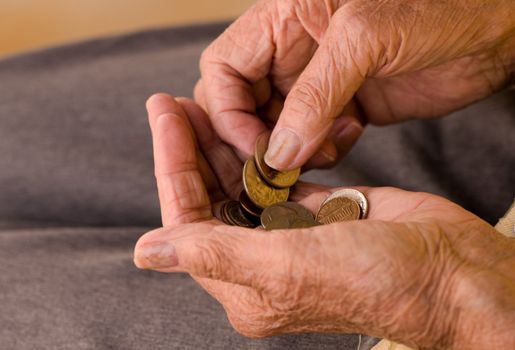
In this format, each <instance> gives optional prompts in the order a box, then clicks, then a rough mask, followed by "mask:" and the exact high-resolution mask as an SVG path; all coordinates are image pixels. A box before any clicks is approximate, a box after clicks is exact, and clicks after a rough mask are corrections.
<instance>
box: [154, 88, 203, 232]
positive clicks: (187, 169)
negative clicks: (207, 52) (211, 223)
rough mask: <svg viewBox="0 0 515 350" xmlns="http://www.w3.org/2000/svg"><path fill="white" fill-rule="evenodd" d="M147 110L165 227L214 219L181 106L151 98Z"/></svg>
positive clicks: (162, 98) (159, 97) (164, 98)
mask: <svg viewBox="0 0 515 350" xmlns="http://www.w3.org/2000/svg"><path fill="white" fill-rule="evenodd" d="M147 110H148V115H149V122H150V125H151V130H152V140H153V148H154V162H155V175H156V179H157V187H158V192H159V201H160V205H161V217H162V220H163V225H164V226H170V225H178V224H181V223H189V222H195V221H201V220H206V219H209V218H211V216H212V214H211V206H210V202H209V197H208V193H207V190H206V187H205V185H204V181H203V179H202V176H201V173H200V168H199V159H198V155H197V148H196V145H195V140H194V137H193V133H192V130H191V126H190V124H189V122H188V117H187V116H186V114H185V113H184V111H183V110H182V108H181V106H180V105H179V104H178V103H177V102H176V101H175V100H174V99H173V98H172V97H171V96H168V95H165V94H157V95H154V96H152V97H151V98H150V99H149V100H148V101H147Z"/></svg>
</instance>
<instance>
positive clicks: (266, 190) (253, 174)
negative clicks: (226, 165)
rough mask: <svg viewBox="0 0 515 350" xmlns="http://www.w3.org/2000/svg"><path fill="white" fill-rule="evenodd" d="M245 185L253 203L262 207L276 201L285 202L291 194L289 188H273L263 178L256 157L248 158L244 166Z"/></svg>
mask: <svg viewBox="0 0 515 350" xmlns="http://www.w3.org/2000/svg"><path fill="white" fill-rule="evenodd" d="M243 186H244V187H245V192H246V193H247V196H248V197H249V199H250V200H251V201H252V203H254V204H255V205H257V206H258V207H259V208H262V209H264V208H266V207H269V206H271V205H274V204H275V203H279V202H285V201H286V200H288V196H289V195H290V190H289V189H288V188H283V189H278V188H273V187H271V186H270V185H268V184H267V183H266V182H264V181H263V180H262V179H261V176H260V175H259V173H258V171H257V169H256V164H255V162H254V157H252V158H250V159H249V160H247V161H246V162H245V166H244V167H243Z"/></svg>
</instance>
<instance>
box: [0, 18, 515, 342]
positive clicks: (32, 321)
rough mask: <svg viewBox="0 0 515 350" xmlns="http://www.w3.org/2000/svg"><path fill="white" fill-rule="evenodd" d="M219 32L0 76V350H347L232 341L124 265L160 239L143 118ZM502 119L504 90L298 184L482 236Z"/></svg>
mask: <svg viewBox="0 0 515 350" xmlns="http://www.w3.org/2000/svg"><path fill="white" fill-rule="evenodd" d="M224 27H225V25H224V24H220V25H210V26H203V27H202V26H201V27H189V28H179V29H170V30H160V31H155V32H147V33H139V34H134V35H128V36H122V37H117V38H111V39H104V40H98V41H92V42H88V43H83V44H77V45H71V46H67V47H61V48H55V49H50V50H46V51H42V52H36V53H31V54H26V55H22V56H19V57H12V58H7V59H4V60H1V61H0V150H1V153H0V344H1V346H0V348H6V349H11V348H16V349H34V348H38V349H40V348H48V349H207V348H209V349H226V348H230V349H344V350H346V349H355V348H356V346H357V342H358V338H357V336H353V335H313V334H307V335H289V336H281V337H273V338H269V339H263V340H249V339H246V338H243V337H241V336H239V335H238V334H236V333H235V332H234V331H233V330H232V329H231V327H230V325H229V324H228V322H227V320H226V318H225V314H224V312H223V309H222V308H221V307H220V306H219V305H218V304H217V303H216V302H215V301H214V300H212V299H211V298H210V297H209V296H208V295H207V294H206V293H205V292H204V291H202V289H201V288H199V287H197V286H196V284H195V283H194V282H193V281H192V280H191V279H190V278H189V277H187V276H185V275H165V274H159V273H153V272H148V271H138V270H136V268H135V267H134V266H133V264H132V258H131V255H132V248H133V245H134V243H135V241H136V240H137V238H138V237H139V235H141V234H142V233H143V232H145V231H146V230H147V229H148V228H149V227H156V226H159V225H160V220H159V210H158V201H157V195H156V189H155V180H154V177H153V161H152V148H151V139H150V133H149V130H148V126H147V120H146V113H145V109H144V102H145V100H146V98H147V97H148V96H149V95H150V94H152V93H154V92H157V91H167V92H171V93H173V94H175V95H186V96H188V95H190V94H191V91H192V88H193V84H194V82H195V80H196V78H197V77H198V69H197V62H198V57H199V54H200V52H201V50H202V48H204V47H205V46H206V45H207V44H208V43H209V42H210V41H211V40H212V39H213V38H214V37H215V36H217V35H218V34H219V33H220V32H221V31H222V30H223V28H224ZM514 116H515V96H514V91H510V90H506V91H504V92H502V93H500V94H498V95H496V96H493V97H492V98H490V99H488V100H486V101H483V102H480V103H479V104H477V105H475V106H471V107H469V108H468V109H466V110H464V111H461V112H458V113H456V114H455V115H454V116H452V117H449V118H446V119H442V120H435V121H425V122H411V123H406V124H403V125H398V126H391V127H386V128H375V127H369V128H367V131H366V132H365V135H364V136H363V138H362V139H361V140H360V141H359V143H358V145H357V146H356V147H355V149H354V150H353V151H352V153H351V154H350V155H349V157H347V158H346V159H345V160H344V161H343V162H342V163H341V164H340V165H339V166H338V167H337V168H336V169H335V170H332V171H330V172H328V171H317V172H311V173H308V174H307V175H305V177H306V178H308V179H312V180H314V181H316V182H322V183H328V184H332V185H350V184H362V185H393V186H398V187H403V188H407V189H411V190H419V191H429V192H433V193H437V194H441V195H444V196H446V197H448V198H450V199H452V200H454V201H456V202H458V203H460V204H461V205H463V206H465V207H466V208H468V209H469V210H472V211H473V212H475V213H477V214H478V215H480V216H481V217H483V218H485V219H487V220H489V221H490V222H493V221H494V220H495V219H496V218H497V217H499V216H501V215H502V213H503V211H504V210H505V209H506V208H507V207H508V206H509V204H510V203H511V200H512V198H513V195H514V193H515V188H514V186H515V181H514V180H515V178H514V176H515V152H514V146H513V135H515V118H514ZM372 205H373V203H372ZM365 343H367V344H363V345H364V346H363V347H362V349H366V348H368V347H369V346H370V344H372V343H373V340H372V339H370V338H367V339H365Z"/></svg>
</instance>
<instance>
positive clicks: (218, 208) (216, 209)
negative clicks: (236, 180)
mask: <svg viewBox="0 0 515 350" xmlns="http://www.w3.org/2000/svg"><path fill="white" fill-rule="evenodd" d="M227 202H228V201H223V202H216V203H215V204H213V207H212V211H213V216H214V217H215V218H217V219H218V220H220V221H222V222H225V220H224V215H223V213H222V211H223V208H224V206H225V203H227Z"/></svg>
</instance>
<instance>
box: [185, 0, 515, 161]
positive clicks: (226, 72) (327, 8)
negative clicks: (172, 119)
mask: <svg viewBox="0 0 515 350" xmlns="http://www.w3.org/2000/svg"><path fill="white" fill-rule="evenodd" d="M513 18H515V2H513V0H488V1H485V0H446V1H436V0H419V1H408V0H341V1H335V0H326V1H313V0H261V1H258V2H257V4H255V5H254V6H253V7H252V8H251V9H249V10H248V11H247V12H246V13H245V14H244V15H243V16H241V17H240V18H239V19H238V20H237V21H236V22H235V23H233V24H232V25H231V26H230V27H229V29H228V30H226V31H225V32H224V33H223V34H222V35H221V36H220V37H219V38H218V39H217V40H216V41H214V42H213V43H212V44H211V45H210V46H209V47H208V48H207V49H206V50H205V52H204V53H203V55H202V59H201V64H200V68H201V74H202V78H201V80H200V81H199V83H198V84H197V87H196V90H195V97H196V100H197V102H199V103H200V104H201V105H202V106H203V107H204V108H205V109H206V110H207V111H208V114H209V116H210V118H211V120H212V123H213V126H214V128H215V130H216V131H217V133H218V134H219V135H220V137H221V138H222V139H223V140H224V141H226V142H227V143H229V144H231V145H233V146H234V147H235V149H236V150H237V152H238V153H239V154H240V155H241V157H243V158H246V157H247V156H248V155H250V154H252V150H253V145H254V141H255V139H256V137H257V135H259V134H260V133H261V132H262V131H263V130H265V129H266V128H267V127H270V128H271V127H274V126H275V127H274V131H273V134H272V138H271V143H270V148H269V151H268V152H267V154H266V158H265V159H266V161H267V162H268V163H269V165H271V166H272V167H274V168H276V169H280V170H286V169H292V168H296V167H299V166H303V165H305V163H306V162H308V163H307V164H306V165H307V166H308V167H323V166H328V165H332V164H334V162H335V161H336V160H337V158H338V157H340V156H342V155H344V154H345V153H346V152H347V151H348V150H349V149H350V148H351V146H352V144H353V143H354V142H355V141H356V140H357V138H358V137H359V136H360V134H361V132H362V130H363V126H364V125H365V124H366V123H372V124H377V125H384V124H390V123H396V122H400V121H403V120H407V119H411V118H426V117H437V116H442V115H445V114H448V113H450V112H452V111H455V110H457V109H460V108H462V107H464V106H466V105H468V104H470V103H472V102H474V101H477V100H479V99H482V98H484V97H486V96H488V95H490V94H492V93H494V92H495V91H498V90H500V89H502V88H503V87H505V86H507V85H508V84H509V83H510V82H513V78H514V71H515V21H514V20H513ZM281 130H286V131H285V132H283V133H281V134H280V131H281Z"/></svg>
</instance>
